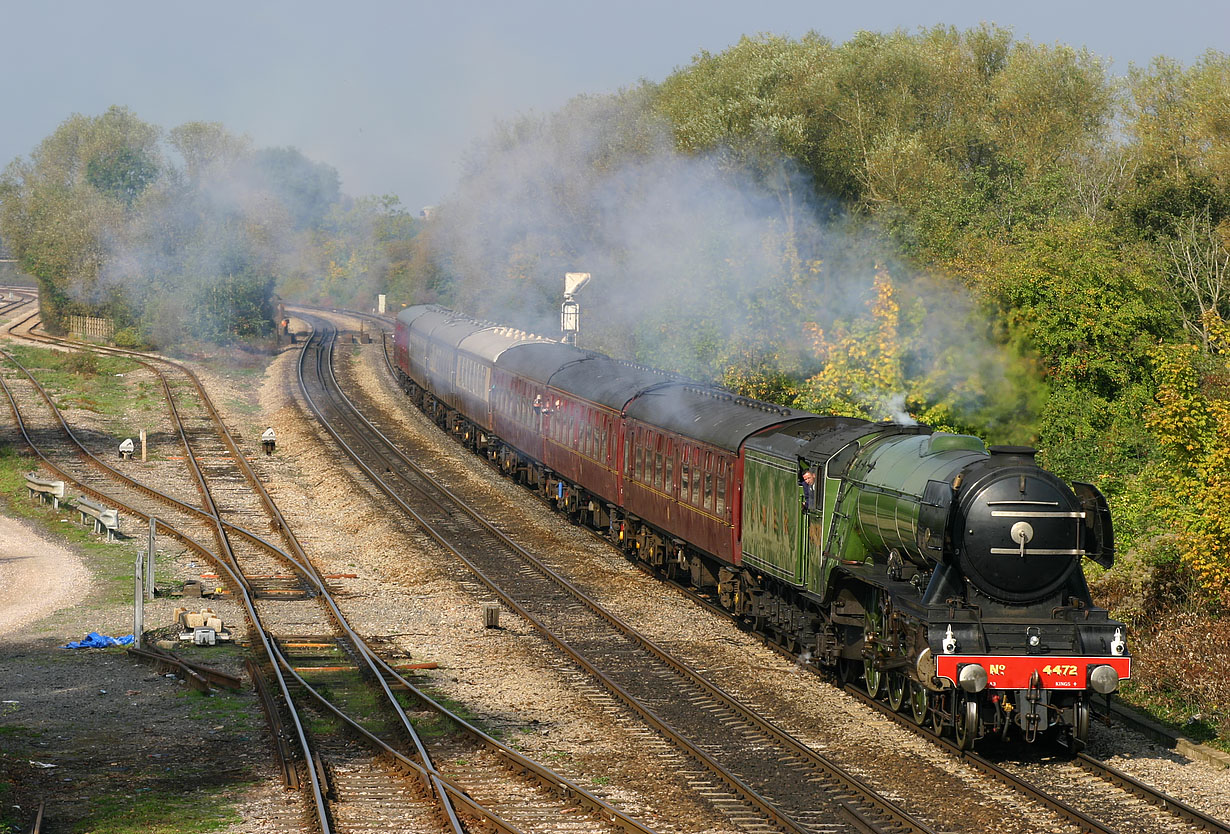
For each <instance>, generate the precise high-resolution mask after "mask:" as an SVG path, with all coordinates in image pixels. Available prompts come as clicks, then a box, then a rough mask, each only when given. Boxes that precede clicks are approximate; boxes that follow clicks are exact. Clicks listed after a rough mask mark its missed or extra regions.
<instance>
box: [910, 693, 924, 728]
mask: <svg viewBox="0 0 1230 834" xmlns="http://www.w3.org/2000/svg"><path fill="white" fill-rule="evenodd" d="M910 715H912V716H913V717H914V723H915V724H917V725H918V726H920V727H921V726H922V725H923V723H924V722H925V721H926V720H927V690H926V689H924V688H923V685H922V684H920V683H911V684H910Z"/></svg>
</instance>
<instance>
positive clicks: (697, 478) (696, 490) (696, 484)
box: [692, 449, 704, 507]
mask: <svg viewBox="0 0 1230 834" xmlns="http://www.w3.org/2000/svg"><path fill="white" fill-rule="evenodd" d="M700 460H701V458H700V450H699V449H693V450H692V504H693V505H694V506H697V507H699V506H700V482H701V479H702V478H703V477H704V475H703V473H702V471H701V466H700Z"/></svg>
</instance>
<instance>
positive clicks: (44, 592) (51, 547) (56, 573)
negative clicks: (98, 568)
mask: <svg viewBox="0 0 1230 834" xmlns="http://www.w3.org/2000/svg"><path fill="white" fill-rule="evenodd" d="M89 577H90V573H89V571H87V570H86V568H85V565H84V564H83V563H82V561H81V559H80V558H79V557H78V556H77V555H76V554H75V553H73V552H72V551H69V550H66V549H65V548H63V547H61V546H60V545H58V544H56V543H55V542H52V541H50V540H48V539H46V538H44V537H43V536H41V535H40V534H39V533H37V532H36V531H34V530H33V529H32V528H30V527H29V526H28V525H26V524H23V523H21V522H19V521H17V520H15V519H12V518H6V517H4V516H0V637H2V636H5V635H8V634H12V633H15V632H17V631H19V630H21V629H22V628H23V627H24V626H27V625H29V624H30V623H33V622H35V621H37V620H40V619H42V618H43V617H46V616H48V615H50V614H54V613H55V612H56V611H58V610H60V609H62V608H66V607H68V606H70V605H73V604H75V603H77V602H79V601H80V600H81V599H83V598H84V597H85V594H86V582H87V581H88V580H89Z"/></svg>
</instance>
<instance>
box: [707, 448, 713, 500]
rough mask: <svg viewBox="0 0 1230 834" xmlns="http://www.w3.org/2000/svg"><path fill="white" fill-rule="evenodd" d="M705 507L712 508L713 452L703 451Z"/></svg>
mask: <svg viewBox="0 0 1230 834" xmlns="http://www.w3.org/2000/svg"><path fill="white" fill-rule="evenodd" d="M705 509H706V510H710V511H712V510H713V453H712V452H705Z"/></svg>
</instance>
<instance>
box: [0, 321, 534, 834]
mask: <svg viewBox="0 0 1230 834" xmlns="http://www.w3.org/2000/svg"><path fill="white" fill-rule="evenodd" d="M32 317H33V316H29V317H27V318H26V319H25V320H23V322H22V323H24V321H29V320H30V318H32ZM36 340H38V341H44V342H53V343H56V344H64V345H67V346H69V347H72V348H75V349H79V348H81V347H82V346H81V345H80V344H78V343H75V342H72V341H71V340H60V339H55V338H53V337H48V336H42V337H37V338H36ZM89 347H91V348H93V349H95V350H97V351H98V352H102V353H108V354H113V355H123V356H128V357H131V358H134V359H135V360H136V361H137V362H139V363H141V364H142V365H145V366H146V367H148V368H150V370H151V371H153V372H154V373H155V374H156V375H157V376H158V377H159V379H160V380H161V381H162V384H163V389H164V392H165V393H166V396H167V401H168V407H169V409H170V412H171V417H172V420H173V422H174V424H175V426H176V428H177V431H178V433H179V436H180V440H181V443H182V444H183V445H184V448H185V458H186V459H187V460H188V461H189V462H190V467H191V469H192V471H193V473H194V476H195V477H196V479H197V482H198V489H199V491H200V492H201V494H202V498H203V499H204V501H205V503H206V504H207V506H209V507H210V509H211V510H212V511H213V512H212V513H210V512H202V511H201V510H199V509H196V508H192V507H191V506H190V505H186V504H183V502H179V501H176V500H175V499H173V498H171V497H170V496H166V495H164V494H163V493H160V492H158V491H156V490H150V489H149V488H147V487H144V486H143V485H141V484H139V483H138V482H136V481H133V480H132V479H130V478H128V477H127V476H125V475H124V474H123V473H119V472H118V471H116V470H114V469H113V468H112V467H110V466H109V465H107V464H106V463H104V462H102V461H101V460H99V459H98V458H97V457H95V456H94V455H92V454H90V453H89V452H88V450H85V448H84V445H83V444H81V443H80V441H79V440H77V439H76V437H75V435H72V432H71V429H69V427H68V425H67V423H66V422H65V421H64V420H63V418H62V416H60V415H59V414H58V411H57V416H60V422H61V425H62V426H63V428H64V430H65V431H66V432H68V433H69V434H70V436H72V438H73V440H74V442H75V443H77V445H78V446H79V447H80V448H81V449H82V450H83V451H84V452H85V453H86V454H87V455H88V456H89V458H90V459H91V460H93V461H94V462H95V463H96V464H97V465H99V466H101V467H102V468H103V469H105V470H107V471H108V472H110V473H113V474H115V475H116V476H118V477H120V478H122V479H124V480H125V481H128V482H130V483H132V484H133V485H134V486H135V487H136V488H137V489H140V490H142V491H143V492H144V493H147V494H150V495H152V496H153V497H157V498H161V499H168V498H169V499H171V500H172V501H176V503H177V504H179V505H181V506H183V507H184V508H186V509H188V510H189V511H191V512H195V513H197V514H200V515H202V516H204V517H205V518H206V519H207V520H209V521H210V522H211V523H214V524H216V525H218V531H217V538H218V539H219V543H220V547H221V549H222V550H223V551H224V552H225V553H226V554H227V559H228V560H229V562H230V563H231V564H233V565H234V566H235V569H236V570H235V571H234V572H233V575H237V576H238V577H239V585H240V587H241V590H242V593H243V596H244V598H245V600H246V601H247V602H248V603H249V605H251V600H250V590H251V589H250V586H249V584H248V582H247V579H246V577H244V576H243V572H242V570H240V569H239V566H238V561H237V559H236V557H235V555H234V551H233V550H232V548H231V547H230V542H229V539H228V538H227V536H226V530H227V529H234V530H235V531H236V532H239V533H240V534H241V535H243V536H245V537H246V538H248V539H249V540H251V541H253V542H254V543H258V544H259V545H261V546H264V547H266V548H267V549H268V550H269V551H270V552H272V553H274V554H275V555H277V556H278V557H279V558H282V559H283V560H285V561H286V562H288V563H289V564H290V565H291V566H292V567H293V568H294V569H295V570H296V571H297V572H298V573H299V574H300V575H301V576H302V577H303V578H304V579H305V580H306V581H307V582H308V584H309V585H311V586H313V587H314V588H315V589H316V590H317V592H318V595H319V599H320V600H323V601H324V602H325V603H326V604H327V607H328V608H329V611H330V616H331V618H332V619H333V621H334V624H335V626H336V627H337V628H338V630H339V632H341V633H342V635H343V636H345V637H346V638H347V639H349V640H350V642H351V644H352V645H354V646H355V648H356V650H357V651H358V652H359V655H360V657H361V658H362V659H363V661H364V663H365V664H366V665H367V666H368V669H369V672H370V673H371V678H372V679H374V680H375V681H377V682H378V683H379V684H380V686H381V688H382V689H383V694H384V696H385V699H386V703H387V704H388V705H389V706H390V707H391V708H392V709H393V710H394V711H395V712H396V714H397V715H398V719H399V721H400V722H401V724H402V727H403V730H404V731H405V732H406V733H407V735H408V736H409V738H410V739H411V740H412V742H413V744H414V746H415V748H416V751H417V753H418V755H419V756H420V759H421V760H422V761H423V762H424V763H425V764H426V768H425V771H424V772H425V773H426V774H427V776H428V778H429V785H430V786H432V787H433V788H434V789H435V793H436V795H437V798H438V805H439V807H440V810H441V811H442V812H443V813H444V815H445V817H446V818H447V819H448V821H449V825H450V827H451V828H452V829H453V831H454V834H464V827H463V826H462V823H461V821H460V819H459V818H458V816H457V813H456V810H455V808H454V807H453V804H452V801H451V800H450V797H449V794H448V792H447V791H445V790H444V788H443V785H442V783H440V782H439V772H438V771H436V769H435V768H434V766H432V764H431V758H430V755H429V753H428V752H427V749H426V746H425V745H424V744H423V743H422V740H421V739H420V737H419V735H418V733H417V731H415V729H414V727H413V724H412V722H411V721H410V719H409V716H407V715H406V713H405V711H404V710H403V709H402V707H401V704H400V703H399V702H398V701H397V699H396V697H395V696H394V695H393V693H392V691H391V690H390V689H389V687H388V684H387V682H386V681H385V680H384V677H383V676H382V675H380V673H379V670H378V669H377V667H376V665H375V661H374V658H375V654H374V653H373V652H372V650H371V648H370V647H369V646H368V645H367V644H366V642H365V641H364V640H363V639H362V638H361V637H360V636H359V635H358V633H357V632H355V631H354V630H353V629H352V628H351V627H350V625H349V623H348V622H347V621H346V618H345V616H344V615H343V614H342V612H341V610H340V609H339V608H338V606H337V604H336V602H335V601H334V599H333V597H332V594H330V593H329V591H328V588H327V586H326V584H325V582H324V579H323V578H322V577H321V576H320V574H319V572H317V571H316V569H315V567H314V566H313V565H312V563H311V560H310V559H309V558H308V557H307V554H306V552H305V551H304V550H303V548H302V546H301V545H300V543H299V541H298V539H297V537H296V536H295V535H294V532H293V530H292V529H291V527H290V525H289V524H287V523H286V520H285V518H284V517H283V516H282V514H281V512H280V510H278V508H277V506H276V505H275V504H274V502H273V500H272V498H271V497H270V496H269V494H268V492H267V490H265V488H264V485H263V484H262V483H261V482H260V479H259V478H258V477H257V476H256V474H255V472H254V471H252V469H251V467H249V466H248V465H247V462H246V460H245V459H244V457H243V455H242V453H241V452H240V450H239V448H238V445H237V444H236V443H235V442H234V438H233V437H231V435H230V432H229V431H228V430H227V429H226V426H225V422H224V421H223V420H222V417H221V415H220V414H219V413H218V412H217V410H216V409H215V408H214V406H213V403H212V401H211V400H210V398H209V396H208V393H207V392H206V391H205V388H204V385H203V384H202V383H201V381H200V378H199V377H198V376H197V375H196V374H195V373H194V372H193V371H192V370H191V369H189V368H187V367H185V366H183V365H180V364H179V363H175V362H171V361H169V360H166V359H163V358H161V357H158V358H157V359H156V361H157V362H160V363H162V364H166V365H168V366H170V367H174V368H176V369H177V370H179V371H181V372H182V373H184V374H185V376H187V377H188V378H189V379H190V380H191V381H192V382H193V384H194V386H195V388H196V391H197V394H198V396H199V398H200V400H201V402H202V404H203V405H204V406H205V408H206V410H207V411H208V413H209V415H210V417H211V419H212V421H213V423H214V424H215V426H217V427H219V429H220V431H219V435H220V436H221V437H222V438H223V440H224V443H225V444H226V446H227V448H228V450H229V451H230V452H231V455H232V458H233V459H234V460H235V462H236V465H237V466H238V467H239V468H240V470H241V471H242V473H243V475H244V477H245V480H246V481H247V482H248V484H249V485H250V487H251V488H252V489H253V490H254V492H256V493H257V495H258V497H259V498H260V500H261V503H262V505H263V506H264V508H265V510H266V512H267V513H269V514H270V515H271V516H272V517H273V519H274V525H275V527H276V528H277V529H278V530H279V531H280V532H281V533H282V535H283V536H284V537H285V538H286V539H287V541H288V543H289V544H290V546H291V548H292V550H293V551H294V553H295V554H296V555H293V556H292V555H291V554H289V553H287V552H286V551H285V550H283V549H281V548H280V547H277V546H276V545H273V544H272V543H269V542H266V541H265V540H264V539H263V538H261V537H259V536H257V535H256V534H253V533H251V532H249V531H247V530H244V529H243V528H239V527H237V526H235V525H231V524H229V523H228V522H226V521H225V520H223V519H222V518H221V515H220V514H219V513H218V512H217V509H216V506H215V505H214V502H213V499H212V496H211V495H210V493H209V489H208V485H207V483H206V480H205V476H204V473H203V472H202V471H201V469H200V467H199V466H198V465H197V463H196V459H195V456H194V455H193V454H192V450H191V444H190V443H189V441H188V438H187V434H186V431H185V429H184V425H183V420H182V419H181V417H180V415H179V412H178V408H177V406H176V405H175V401H174V396H173V394H172V392H171V390H170V386H169V383H168V382H167V379H166V376H165V374H163V373H162V372H161V370H159V369H158V368H156V367H154V365H153V364H152V362H151V361H150V358H149V357H148V356H147V355H146V354H142V353H139V352H137V351H130V350H126V349H121V348H106V347H95V346H89ZM27 374H28V371H27ZM31 379H32V381H33V377H31ZM35 385H36V386H37V381H35ZM44 398H45V399H46V400H47V402H48V404H49V405H51V406H52V408H53V410H54V404H53V403H51V401H50V398H49V397H47V396H46V394H45V393H44ZM252 610H253V614H254V613H255V609H254V608H253V609H252ZM255 621H256V622H259V618H258V619H257V620H255ZM260 633H261V634H262V638H264V636H265V633H266V632H265V630H264V629H263V627H261V628H260ZM274 652H276V654H277V656H276V658H275V656H274ZM268 656H269V657H270V660H271V662H272V667H273V672H274V674H275V677H276V678H277V680H278V682H279V684H280V686H281V688H282V693H283V697H284V698H285V699H286V702H287V704H288V706H289V705H290V704H291V703H292V699H291V697H290V693H289V690H288V689H287V687H286V684H285V680H284V678H283V675H282V671H281V667H280V666H279V663H281V666H285V665H286V664H285V662H284V660H285V659H284V658H283V657H282V656H281V653H280V651H278V650H276V646H275V647H273V649H272V650H271V651H269V652H268ZM295 677H298V676H297V675H296V676H295ZM291 713H292V716H293V717H294V718H295V723H296V727H297V730H300V731H301V728H300V727H299V720H298V715H297V713H295V711H294V710H293V709H292V710H291ZM305 761H308V762H310V761H311V756H310V754H307V753H306V751H305ZM307 770H308V773H309V775H310V776H311V779H312V783H313V792H314V794H316V793H319V794H321V795H323V789H322V788H321V785H320V779H319V775H318V773H317V772H316V769H315V768H312V767H307ZM466 804H467V805H472V804H473V803H471V802H469V801H468V799H467V803H466ZM481 810H482V809H481V806H480V808H479V811H481ZM479 811H476V813H478V812H479ZM501 824H502V825H505V828H507V825H506V824H503V823H501ZM512 831H513V834H518V833H517V832H515V829H513V830H512Z"/></svg>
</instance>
